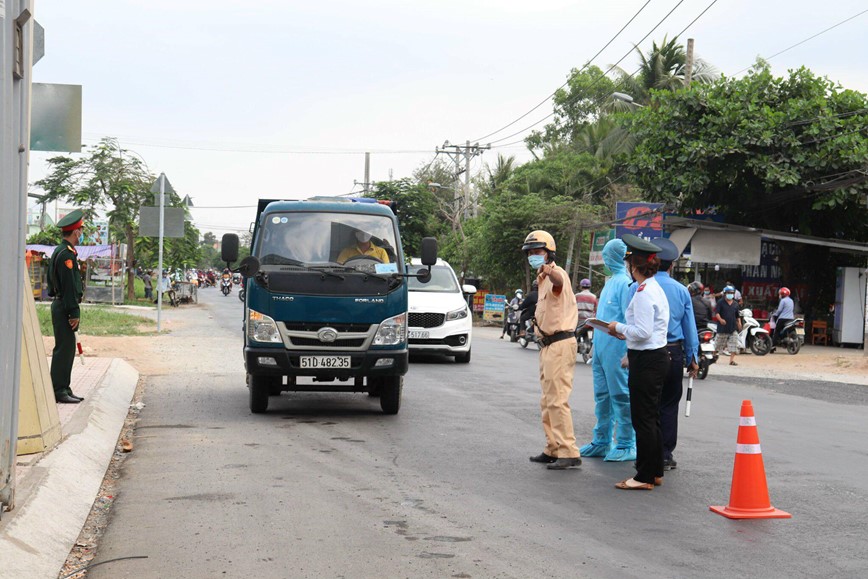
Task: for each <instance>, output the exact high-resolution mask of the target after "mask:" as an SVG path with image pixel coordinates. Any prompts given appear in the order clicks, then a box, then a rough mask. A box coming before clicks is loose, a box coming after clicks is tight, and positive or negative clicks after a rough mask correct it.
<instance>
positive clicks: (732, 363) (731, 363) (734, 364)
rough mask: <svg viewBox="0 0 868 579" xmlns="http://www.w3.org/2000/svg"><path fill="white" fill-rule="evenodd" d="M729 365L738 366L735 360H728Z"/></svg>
mask: <svg viewBox="0 0 868 579" xmlns="http://www.w3.org/2000/svg"><path fill="white" fill-rule="evenodd" d="M729 365H730V366H738V364H736V363H735V362H730V363H729Z"/></svg>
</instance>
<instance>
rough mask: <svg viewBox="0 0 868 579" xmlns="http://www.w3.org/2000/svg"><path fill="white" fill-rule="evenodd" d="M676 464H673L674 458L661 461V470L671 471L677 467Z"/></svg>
mask: <svg viewBox="0 0 868 579" xmlns="http://www.w3.org/2000/svg"><path fill="white" fill-rule="evenodd" d="M677 466H678V463H677V462H675V457H674V456H673V457H672V458H666V459H663V470H672V469H673V468H675V467H677Z"/></svg>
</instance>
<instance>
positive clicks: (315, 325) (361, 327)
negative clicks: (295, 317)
mask: <svg viewBox="0 0 868 579" xmlns="http://www.w3.org/2000/svg"><path fill="white" fill-rule="evenodd" d="M370 327H371V324H331V323H329V322H290V323H288V324H286V330H287V331H289V332H318V331H319V330H320V329H322V328H334V329H335V330H337V331H338V332H367V331H368V330H369V329H370Z"/></svg>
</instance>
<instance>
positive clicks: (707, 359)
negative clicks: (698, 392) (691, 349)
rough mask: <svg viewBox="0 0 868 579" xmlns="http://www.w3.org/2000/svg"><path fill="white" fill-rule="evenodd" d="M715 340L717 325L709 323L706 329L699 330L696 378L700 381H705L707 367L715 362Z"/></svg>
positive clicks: (716, 356) (716, 355)
mask: <svg viewBox="0 0 868 579" xmlns="http://www.w3.org/2000/svg"><path fill="white" fill-rule="evenodd" d="M716 340H717V324H713V323H710V324H708V327H707V328H702V329H700V330H699V371H698V372H697V374H696V377H697V378H699V379H700V380H705V378H706V377H707V376H708V368H709V366H711V365H712V364H714V363H715V362H717V358H718V354H717V351H716V349H715V348H716V346H715V342H716Z"/></svg>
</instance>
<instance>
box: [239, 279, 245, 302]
mask: <svg viewBox="0 0 868 579" xmlns="http://www.w3.org/2000/svg"><path fill="white" fill-rule="evenodd" d="M246 295H247V292H246V291H245V290H244V278H243V277H242V278H241V289H239V290H238V299H239V300H241V301H242V302H243V301H244V297H245V296H246Z"/></svg>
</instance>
